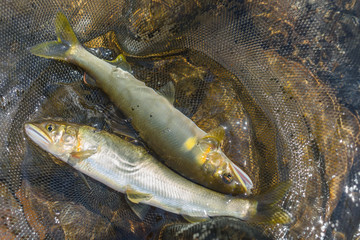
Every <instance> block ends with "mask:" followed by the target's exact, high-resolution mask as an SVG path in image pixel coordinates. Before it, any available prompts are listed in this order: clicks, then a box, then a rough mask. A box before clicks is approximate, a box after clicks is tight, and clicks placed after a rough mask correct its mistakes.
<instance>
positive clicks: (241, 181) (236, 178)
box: [199, 138, 253, 195]
mask: <svg viewBox="0 0 360 240" xmlns="http://www.w3.org/2000/svg"><path fill="white" fill-rule="evenodd" d="M199 144H200V149H201V150H202V155H201V157H202V159H203V166H202V167H203V170H204V171H205V174H206V175H211V176H212V182H213V184H214V185H218V186H221V188H223V191H222V190H220V191H222V192H227V193H229V192H230V193H232V194H234V195H236V194H239V193H247V194H249V193H251V191H250V190H251V189H252V188H253V183H252V181H251V179H250V177H249V176H248V175H247V174H246V173H245V172H244V171H243V170H242V169H241V168H240V167H239V166H237V165H236V164H235V163H234V162H232V161H231V160H230V159H229V158H228V157H227V156H226V155H225V153H224V152H223V151H222V150H221V148H220V143H219V142H218V141H217V140H216V139H213V138H207V139H203V140H202V141H201V142H200V143H199Z"/></svg>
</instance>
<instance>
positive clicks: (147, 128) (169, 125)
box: [30, 12, 253, 195]
mask: <svg viewBox="0 0 360 240" xmlns="http://www.w3.org/2000/svg"><path fill="white" fill-rule="evenodd" d="M55 27H56V35H57V38H58V39H57V40H56V41H50V42H44V43H40V44H38V45H36V46H34V47H32V48H31V49H30V52H31V53H32V54H34V55H36V56H40V57H44V58H50V59H57V60H63V61H66V62H69V63H72V64H75V65H77V66H79V67H81V68H82V69H84V70H85V72H86V74H88V75H89V76H90V77H91V78H92V79H94V80H95V83H96V86H97V87H99V88H100V89H102V90H103V91H104V92H105V93H106V94H107V95H108V96H109V98H110V100H111V101H112V102H113V103H114V104H115V105H116V106H117V107H118V108H119V109H120V110H121V111H122V112H123V113H124V114H125V116H126V117H127V118H128V119H130V120H131V124H132V126H133V128H134V129H135V130H136V131H137V133H138V135H139V136H140V138H141V139H142V140H143V141H144V142H145V143H146V144H147V145H148V146H149V147H150V149H151V150H153V151H154V152H155V153H156V154H157V155H158V156H160V157H161V159H162V160H163V161H164V162H165V164H166V165H167V166H169V167H170V168H172V169H173V170H175V171H177V172H178V173H180V174H182V175H183V176H184V177H186V178H188V179H190V180H192V181H194V182H196V183H199V184H201V185H203V186H205V187H208V188H210V189H212V190H215V191H218V192H221V193H227V194H232V195H238V194H244V193H245V194H249V193H250V192H251V189H252V188H253V183H252V180H251V178H250V177H249V176H248V175H247V174H246V173H245V172H244V171H243V170H242V169H241V168H240V167H238V166H237V165H236V164H235V163H234V162H232V161H231V160H230V159H229V158H228V157H227V156H226V155H225V153H224V152H223V151H222V149H221V144H222V142H223V139H224V136H225V130H224V128H223V127H222V126H219V127H217V128H215V129H213V130H211V131H209V132H208V133H206V132H204V131H203V130H202V129H200V128H199V127H198V126H197V125H196V124H195V123H194V122H193V121H192V120H191V119H190V118H188V117H187V116H185V115H184V114H183V113H181V112H180V111H179V110H178V109H177V108H175V107H174V105H173V103H174V99H175V88H174V85H173V83H172V82H169V83H168V84H167V85H164V86H163V87H162V88H161V89H160V90H158V91H156V90H154V89H153V88H150V87H147V86H146V85H145V83H144V82H142V81H140V80H138V79H136V78H135V77H134V76H133V75H132V74H131V73H130V72H128V71H125V70H123V69H122V68H120V67H117V66H116V65H114V64H111V63H109V62H107V61H104V60H102V59H100V58H97V57H96V56H94V55H92V54H91V53H90V52H88V51H87V50H86V49H85V48H84V47H82V46H81V44H80V43H79V41H78V40H77V38H76V36H75V33H74V31H73V29H72V28H71V26H70V23H69V21H68V20H67V18H66V17H65V15H64V14H63V13H61V12H59V13H58V14H57V16H56V19H55Z"/></svg>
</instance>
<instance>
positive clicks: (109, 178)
mask: <svg viewBox="0 0 360 240" xmlns="http://www.w3.org/2000/svg"><path fill="white" fill-rule="evenodd" d="M24 130H25V133H26V135H27V136H28V137H29V138H30V139H31V140H32V141H33V142H34V143H35V144H36V145H38V146H39V147H40V148H42V149H43V150H45V151H46V152H48V153H50V154H52V155H53V156H55V157H56V158H58V159H60V160H62V161H64V162H66V163H67V164H69V165H70V166H72V167H73V168H74V169H76V170H77V171H79V172H81V173H82V174H85V175H87V176H89V177H91V178H93V179H95V180H97V181H99V182H101V183H103V184H105V185H107V186H108V187H110V188H112V189H114V190H116V191H118V192H121V193H124V194H126V197H127V199H128V201H129V202H130V203H132V204H134V205H137V204H143V205H148V206H154V207H157V208H161V209H163V210H166V211H169V212H172V213H175V214H180V215H182V216H184V218H185V219H187V220H189V221H191V222H195V221H204V220H207V219H209V218H211V217H216V216H228V217H235V218H238V219H242V220H244V221H249V222H254V223H255V222H256V223H264V224H277V223H280V224H285V223H288V222H290V221H291V217H290V216H289V214H288V213H287V212H286V211H285V210H284V209H282V208H281V207H279V206H277V205H276V203H277V202H278V201H279V200H280V199H281V198H283V197H284V194H285V193H286V191H287V190H288V189H289V187H290V184H291V183H290V182H282V183H280V184H279V185H278V186H275V187H274V189H270V190H269V191H268V192H265V193H263V194H260V195H257V196H231V195H229V194H222V193H219V192H216V191H213V190H210V189H208V188H205V187H203V186H201V185H199V184H196V183H194V182H192V181H190V180H188V179H186V178H184V177H182V176H181V175H179V174H177V173H175V172H174V171H173V170H171V169H170V168H168V167H167V166H166V165H164V164H163V163H161V162H160V161H158V160H157V159H156V158H155V157H154V156H152V155H151V154H149V153H148V152H147V151H146V150H145V148H143V147H141V146H138V145H134V144H132V143H130V142H128V141H126V140H124V139H122V138H121V137H119V136H117V135H114V134H111V133H109V132H107V131H104V130H99V129H95V128H93V127H90V126H87V125H80V124H74V123H66V122H59V121H50V120H48V121H43V122H29V123H26V124H25V125H24Z"/></svg>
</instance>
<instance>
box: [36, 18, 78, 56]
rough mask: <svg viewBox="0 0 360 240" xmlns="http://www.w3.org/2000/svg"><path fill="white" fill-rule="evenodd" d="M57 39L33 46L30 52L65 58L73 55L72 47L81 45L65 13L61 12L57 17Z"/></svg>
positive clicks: (37, 54)
mask: <svg viewBox="0 0 360 240" xmlns="http://www.w3.org/2000/svg"><path fill="white" fill-rule="evenodd" d="M55 28H56V35H57V41H49V42H44V43H40V44H38V45H36V46H34V47H32V48H30V52H31V53H32V54H34V55H36V56H39V57H44V58H51V59H58V60H65V61H68V60H69V57H71V51H70V50H71V49H72V48H74V47H77V46H80V43H79V41H78V39H77V38H76V36H75V33H74V31H73V29H72V28H71V26H70V23H69V21H68V20H67V18H66V17H65V15H64V14H63V13H61V12H59V13H58V14H57V15H56V19H55Z"/></svg>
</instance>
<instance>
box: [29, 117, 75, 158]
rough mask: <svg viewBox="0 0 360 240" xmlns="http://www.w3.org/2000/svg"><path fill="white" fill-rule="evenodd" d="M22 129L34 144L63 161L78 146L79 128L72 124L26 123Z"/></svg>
mask: <svg viewBox="0 0 360 240" xmlns="http://www.w3.org/2000/svg"><path fill="white" fill-rule="evenodd" d="M24 128H25V133H26V135H27V136H28V137H29V138H30V139H31V140H32V141H33V142H34V143H35V144H37V145H38V146H39V147H41V148H42V149H43V150H45V151H47V152H49V153H51V154H52V155H54V156H56V157H58V158H60V159H62V160H64V161H66V160H67V159H68V157H69V155H70V154H71V153H72V152H74V151H76V150H77V148H78V147H79V146H80V141H79V138H78V132H79V127H78V126H76V125H73V124H68V123H62V122H55V121H46V122H39V123H35V122H34V123H26V124H25V125H24Z"/></svg>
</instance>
